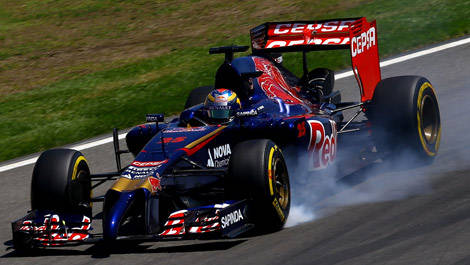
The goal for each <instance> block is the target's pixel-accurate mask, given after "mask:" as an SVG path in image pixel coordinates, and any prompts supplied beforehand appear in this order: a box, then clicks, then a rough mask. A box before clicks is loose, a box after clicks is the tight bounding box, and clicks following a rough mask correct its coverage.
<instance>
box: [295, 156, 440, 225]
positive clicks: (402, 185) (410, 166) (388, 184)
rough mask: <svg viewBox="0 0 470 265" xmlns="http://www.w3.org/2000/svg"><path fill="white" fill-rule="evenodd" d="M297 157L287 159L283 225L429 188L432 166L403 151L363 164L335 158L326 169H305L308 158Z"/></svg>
mask: <svg viewBox="0 0 470 265" xmlns="http://www.w3.org/2000/svg"><path fill="white" fill-rule="evenodd" d="M300 161H302V162H297V164H296V163H293V162H292V161H288V165H289V175H290V178H291V208H290V214H289V218H288V220H287V223H286V227H291V226H295V225H297V224H300V223H304V222H308V221H312V220H315V219H316V218H320V217H323V216H325V215H329V214H332V213H334V212H335V211H336V210H338V209H339V208H340V207H345V206H349V205H354V204H364V203H372V202H383V201H391V200H400V199H404V198H407V197H410V196H415V195H420V194H425V193H428V192H431V190H432V186H431V178H430V177H429V174H428V173H429V170H432V169H430V168H427V167H423V166H425V165H424V164H423V163H421V162H419V161H418V160H417V159H416V158H415V157H414V156H413V155H411V154H410V153H406V152H403V153H402V154H400V155H399V156H397V158H394V159H390V160H383V161H382V160H378V161H375V162H369V163H368V164H367V165H365V166H364V165H360V164H361V163H360V161H359V160H358V158H357V157H356V160H352V161H351V159H349V161H345V160H344V159H343V160H337V161H336V162H335V164H333V165H331V166H330V167H329V168H327V169H323V170H319V171H312V172H306V170H305V168H307V167H306V165H307V163H308V161H309V160H308V158H303V159H300ZM354 167H356V169H354ZM423 169H424V170H423Z"/></svg>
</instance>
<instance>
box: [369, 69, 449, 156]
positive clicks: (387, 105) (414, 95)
mask: <svg viewBox="0 0 470 265" xmlns="http://www.w3.org/2000/svg"><path fill="white" fill-rule="evenodd" d="M367 116H368V117H369V119H370V120H371V122H372V126H373V127H372V128H373V135H374V139H375V141H376V143H377V146H378V148H379V149H382V151H385V152H394V153H397V152H398V151H402V150H407V151H411V153H413V154H414V155H416V156H417V158H418V159H423V160H425V161H432V159H433V158H434V157H435V156H436V154H437V151H438V149H439V143H440V138H441V119H440V113H439V105H438V102H437V96H436V93H435V90H434V88H433V87H432V85H431V83H430V82H429V80H427V79H426V78H424V77H420V76H397V77H392V78H387V79H383V80H382V81H380V82H379V84H377V87H376V89H375V91H374V96H373V98H372V103H371V105H370V106H369V108H368V110H367Z"/></svg>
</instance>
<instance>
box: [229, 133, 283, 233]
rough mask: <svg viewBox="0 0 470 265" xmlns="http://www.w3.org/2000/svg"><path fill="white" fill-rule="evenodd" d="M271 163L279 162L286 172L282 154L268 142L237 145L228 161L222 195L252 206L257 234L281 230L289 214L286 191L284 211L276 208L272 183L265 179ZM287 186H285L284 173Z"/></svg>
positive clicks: (250, 141)
mask: <svg viewBox="0 0 470 265" xmlns="http://www.w3.org/2000/svg"><path fill="white" fill-rule="evenodd" d="M271 152H272V157H271V158H270V154H271ZM275 159H280V161H279V163H283V164H284V167H285V169H286V170H287V166H286V164H285V161H284V157H283V154H282V151H281V150H280V148H279V147H278V146H276V145H275V144H274V143H273V142H272V141H270V140H267V139H260V140H249V141H244V142H241V143H239V144H237V145H236V146H235V148H234V151H233V153H232V157H231V158H230V165H229V175H228V177H227V180H226V194H228V196H229V198H230V199H249V200H250V201H251V202H252V206H253V207H252V211H251V213H250V215H251V218H252V219H253V221H254V223H255V225H256V226H257V228H258V230H260V231H266V232H270V231H275V230H279V229H281V228H282V226H283V225H284V223H285V221H286V219H287V217H288V215H289V210H290V190H289V189H288V196H289V197H288V202H287V207H286V208H285V209H282V208H281V207H279V205H280V204H279V201H278V199H277V197H276V194H275V193H276V188H275V187H274V183H273V181H271V182H270V179H269V172H268V169H269V163H273V162H274V161H275ZM271 166H272V165H271ZM287 184H288V185H289V179H288V173H287ZM270 189H272V190H273V193H271V191H270ZM276 205H277V206H276Z"/></svg>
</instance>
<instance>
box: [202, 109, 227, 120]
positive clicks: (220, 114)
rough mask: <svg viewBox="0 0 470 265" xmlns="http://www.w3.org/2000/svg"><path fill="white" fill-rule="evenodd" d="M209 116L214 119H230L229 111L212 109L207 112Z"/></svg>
mask: <svg viewBox="0 0 470 265" xmlns="http://www.w3.org/2000/svg"><path fill="white" fill-rule="evenodd" d="M207 115H208V116H209V118H212V119H228V118H229V117H230V110H229V109H212V110H207Z"/></svg>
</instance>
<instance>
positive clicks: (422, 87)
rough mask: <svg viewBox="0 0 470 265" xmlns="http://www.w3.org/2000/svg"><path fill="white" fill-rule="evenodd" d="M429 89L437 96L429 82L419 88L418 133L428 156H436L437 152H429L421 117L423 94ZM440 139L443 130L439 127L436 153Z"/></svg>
mask: <svg viewBox="0 0 470 265" xmlns="http://www.w3.org/2000/svg"><path fill="white" fill-rule="evenodd" d="M428 87H429V88H431V90H432V91H433V93H434V95H436V93H435V91H434V88H433V87H432V85H431V84H430V83H429V82H425V83H424V84H422V85H421V87H420V88H419V94H418V109H417V112H416V118H417V120H418V133H419V140H420V142H421V146H423V149H424V151H425V152H426V154H427V155H428V156H435V155H436V152H433V151H431V150H429V148H428V146H427V145H426V140H425V139H424V135H423V130H422V128H421V118H420V116H419V115H420V113H421V99H422V98H423V92H424V90H425V89H426V88H428ZM440 138H441V128H440V127H439V132H438V139H437V141H436V144H435V148H436V151H437V148H438V147H439V141H440Z"/></svg>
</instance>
